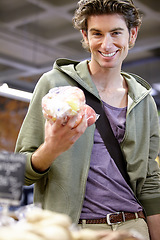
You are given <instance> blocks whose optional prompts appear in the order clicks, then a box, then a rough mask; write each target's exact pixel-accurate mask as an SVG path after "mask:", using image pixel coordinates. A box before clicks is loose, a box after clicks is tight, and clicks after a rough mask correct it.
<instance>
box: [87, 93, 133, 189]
mask: <svg viewBox="0 0 160 240" xmlns="http://www.w3.org/2000/svg"><path fill="white" fill-rule="evenodd" d="M83 91H84V93H85V96H86V103H87V104H88V105H89V106H91V107H92V108H93V109H94V110H95V112H96V113H97V114H99V115H100V116H99V118H98V119H97V121H96V128H97V129H98V131H99V133H100V135H101V137H102V139H103V141H104V143H105V145H106V148H107V150H108V152H109V153H110V155H111V157H112V158H113V160H114V161H115V163H116V165H117V167H118V169H119V171H120V172H121V174H122V176H123V178H124V179H125V180H126V182H127V183H128V185H129V186H130V181H129V176H128V173H127V170H126V160H125V159H124V156H123V154H122V151H121V148H120V145H119V142H118V140H117V139H116V137H115V135H114V133H113V131H112V128H111V126H110V122H109V120H108V118H107V116H106V114H105V112H104V109H103V105H102V102H101V101H100V100H99V99H97V98H96V97H95V96H93V95H92V94H91V93H89V92H88V91H87V90H84V89H83Z"/></svg>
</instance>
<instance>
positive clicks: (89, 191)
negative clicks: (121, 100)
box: [80, 103, 142, 219]
mask: <svg viewBox="0 0 160 240" xmlns="http://www.w3.org/2000/svg"><path fill="white" fill-rule="evenodd" d="M104 109H105V113H106V114H107V116H108V119H109V121H110V124H111V127H112V129H113V132H114V134H115V136H116V138H117V139H118V141H119V142H121V141H122V139H123V136H124V132H125V123H126V111H127V108H116V107H112V106H110V105H108V104H106V103H104ZM141 210H142V207H141V206H140V205H139V204H138V203H137V201H136V199H135V197H134V194H133V193H132V190H131V189H130V188H129V186H128V185H127V183H126V182H125V180H124V179H123V177H122V175H121V173H120V172H119V169H118V168H117V166H116V164H115V162H114V160H113V159H112V158H111V156H110V154H109V152H108V151H107V149H106V147H105V145H104V143H103V140H102V138H101V136H100V134H99V132H98V130H97V129H96V130H95V134H94V145H93V149H92V154H91V163H90V170H89V175H88V179H87V185H86V193H85V199H84V203H83V208H82V212H81V217H80V218H81V219H94V218H102V217H106V214H108V213H113V212H119V211H124V212H138V211H141Z"/></svg>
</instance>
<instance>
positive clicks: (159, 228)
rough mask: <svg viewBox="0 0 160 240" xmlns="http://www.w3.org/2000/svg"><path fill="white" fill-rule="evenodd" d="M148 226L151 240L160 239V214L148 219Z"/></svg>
mask: <svg viewBox="0 0 160 240" xmlns="http://www.w3.org/2000/svg"><path fill="white" fill-rule="evenodd" d="M147 224H148V228H149V232H150V238H151V240H159V239H160V214H156V215H152V216H149V217H147Z"/></svg>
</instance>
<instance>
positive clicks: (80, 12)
mask: <svg viewBox="0 0 160 240" xmlns="http://www.w3.org/2000/svg"><path fill="white" fill-rule="evenodd" d="M114 13H118V14H120V15H122V16H123V17H124V20H125V22H126V25H127V28H128V31H129V32H130V29H131V28H133V27H138V28H140V26H141V23H142V13H141V12H140V11H139V9H138V8H136V6H135V5H134V3H133V1H132V0H80V1H79V2H78V8H77V9H76V11H75V14H74V17H73V26H74V28H76V29H78V30H80V31H81V30H84V31H86V32H87V28H88V27H87V20H88V17H89V16H93V15H102V14H114ZM82 45H83V47H84V48H85V49H87V50H88V46H86V45H85V43H84V41H83V40H82Z"/></svg>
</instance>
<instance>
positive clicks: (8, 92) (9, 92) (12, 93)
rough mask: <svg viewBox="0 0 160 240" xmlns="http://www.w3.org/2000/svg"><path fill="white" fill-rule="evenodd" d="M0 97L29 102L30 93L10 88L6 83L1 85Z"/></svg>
mask: <svg viewBox="0 0 160 240" xmlns="http://www.w3.org/2000/svg"><path fill="white" fill-rule="evenodd" d="M0 96H2V97H8V98H12V99H16V100H20V101H24V102H30V100H31V98H32V93H30V92H25V91H21V90H17V89H14V88H10V87H8V85H7V84H6V83H3V84H2V85H1V86H0Z"/></svg>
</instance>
